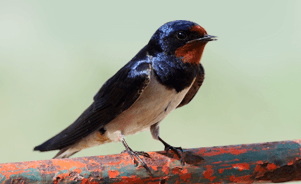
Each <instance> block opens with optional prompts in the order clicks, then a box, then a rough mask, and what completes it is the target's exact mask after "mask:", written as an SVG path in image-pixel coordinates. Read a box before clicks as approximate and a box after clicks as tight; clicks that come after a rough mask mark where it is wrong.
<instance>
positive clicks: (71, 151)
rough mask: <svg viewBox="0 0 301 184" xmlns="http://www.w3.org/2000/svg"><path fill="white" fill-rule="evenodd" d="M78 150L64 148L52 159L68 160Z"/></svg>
mask: <svg viewBox="0 0 301 184" xmlns="http://www.w3.org/2000/svg"><path fill="white" fill-rule="evenodd" d="M79 151H80V150H75V149H72V147H66V148H63V149H61V150H60V151H59V152H58V153H57V154H56V155H55V156H54V157H53V158H54V159H55V158H69V157H70V156H72V155H74V154H75V153H77V152H79Z"/></svg>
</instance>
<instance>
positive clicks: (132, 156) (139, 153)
mask: <svg viewBox="0 0 301 184" xmlns="http://www.w3.org/2000/svg"><path fill="white" fill-rule="evenodd" d="M121 142H122V144H123V145H124V147H125V151H126V152H127V153H128V154H129V155H130V157H131V158H132V160H133V162H134V164H135V166H136V167H137V166H138V162H140V164H141V165H142V166H143V167H144V168H145V169H146V170H147V171H148V172H149V173H150V174H152V173H151V171H150V169H149V168H148V167H147V165H146V163H145V162H144V161H143V160H142V159H141V158H140V157H139V155H142V156H145V157H150V156H149V154H148V153H146V152H143V151H133V150H132V149H131V148H130V147H129V146H128V144H127V143H126V142H125V139H124V137H123V136H122V138H121ZM135 158H136V159H137V160H138V162H137V160H136V159H135Z"/></svg>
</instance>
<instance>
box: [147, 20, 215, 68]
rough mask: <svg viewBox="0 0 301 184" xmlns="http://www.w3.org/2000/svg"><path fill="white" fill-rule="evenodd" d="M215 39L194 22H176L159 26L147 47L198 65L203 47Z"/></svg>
mask: <svg viewBox="0 0 301 184" xmlns="http://www.w3.org/2000/svg"><path fill="white" fill-rule="evenodd" d="M215 38H216V37H215V36H211V35H208V34H207V32H206V30H205V29H204V28H203V27H201V26H200V25H198V24H196V23H194V22H190V21H186V20H176V21H172V22H168V23H166V24H164V25H163V26H161V27H160V28H159V29H158V30H157V31H156V32H155V34H154V35H153V36H152V38H151V39H150V41H149V43H148V45H149V46H150V47H151V48H152V49H153V50H154V51H158V52H162V51H163V52H164V53H165V54H168V55H174V56H176V57H177V58H179V59H181V60H182V61H183V62H185V63H191V64H199V62H200V59H201V57H202V53H203V50H204V47H205V45H206V44H207V43H208V42H209V41H212V40H216V39H215Z"/></svg>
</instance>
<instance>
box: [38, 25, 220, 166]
mask: <svg viewBox="0 0 301 184" xmlns="http://www.w3.org/2000/svg"><path fill="white" fill-rule="evenodd" d="M215 38H216V37H215V36H211V35H208V34H207V32H206V30H205V29H204V28H203V27H201V26H200V25H198V24H196V23H194V22H190V21H185V20H177V21H172V22H168V23H166V24H164V25H163V26H161V27H160V28H159V29H158V30H157V31H156V32H155V33H154V35H153V36H152V37H151V39H150V41H149V42H148V44H147V45H146V46H145V47H144V48H143V49H141V50H140V51H139V52H138V54H137V55H136V56H135V57H134V58H133V59H132V60H130V61H129V62H128V63H127V64H126V65H125V66H124V67H122V68H121V69H120V70H119V71H118V72H117V73H116V74H115V75H113V77H111V78H110V79H109V80H107V81H106V82H105V83H104V84H103V86H102V87H101V88H100V90H99V91H98V93H97V94H96V95H95V96H94V98H93V103H92V104H91V105H90V106H89V107H88V108H87V109H86V110H85V111H84V112H83V113H82V114H81V115H80V116H79V118H78V119H77V120H75V122H74V123H73V124H71V125H70V126H68V127H67V128H66V129H64V130H63V131H62V132H60V133H59V134H57V135H55V136H54V137H52V138H51V139H49V140H47V141H46V142H44V143H43V144H41V145H39V146H36V147H35V148H34V150H39V151H42V152H43V151H51V150H60V151H59V152H58V153H57V154H56V155H55V157H54V158H68V157H70V156H71V155H73V154H75V153H77V152H79V151H80V150H82V149H85V148H89V147H92V146H96V145H101V144H106V143H110V142H122V143H123V145H124V146H125V151H126V152H127V153H128V154H129V155H130V156H131V158H132V159H133V162H134V163H135V165H138V162H140V163H141V164H142V165H143V166H144V167H145V168H146V169H148V168H147V166H146V164H145V163H144V162H143V161H142V159H141V158H140V157H139V155H144V156H148V154H146V153H144V152H136V151H133V150H132V149H131V148H130V147H129V146H128V144H127V143H126V141H125V136H127V135H132V134H135V133H137V132H141V131H144V130H148V129H150V132H151V134H152V136H153V138H154V139H155V140H159V141H161V142H162V143H163V144H164V146H165V151H166V152H168V151H169V150H172V151H174V152H175V153H176V154H177V155H178V157H179V158H180V160H181V163H182V164H184V161H183V159H182V156H181V154H182V153H183V150H182V148H181V147H173V146H171V145H169V144H168V143H166V142H165V141H163V140H162V139H161V137H160V136H159V125H160V122H161V121H162V120H163V119H164V118H165V117H166V116H167V115H168V114H169V113H170V112H171V111H173V110H174V109H176V108H179V107H182V106H184V105H186V104H188V103H189V102H190V101H191V100H192V99H193V97H194V96H195V94H196V93H197V91H198V90H199V88H200V87H201V85H202V83H203V81H204V69H203V67H202V65H201V64H200V60H201V57H202V54H203V51H204V47H205V45H206V44H207V43H208V42H209V41H212V40H216V39H215ZM137 160H138V161H137Z"/></svg>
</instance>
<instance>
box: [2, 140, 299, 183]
mask: <svg viewBox="0 0 301 184" xmlns="http://www.w3.org/2000/svg"><path fill="white" fill-rule="evenodd" d="M300 143H301V141H300V140H296V141H282V142H272V143H262V144H249V145H235V146H221V147H210V148H198V149H187V150H184V153H183V156H184V160H185V162H186V164H185V166H182V165H181V163H180V161H179V160H178V158H177V157H176V155H175V154H167V153H165V152H150V153H149V155H150V158H143V159H144V161H145V163H146V164H147V165H148V167H149V168H150V170H151V172H152V174H153V176H150V175H149V173H148V172H147V171H146V170H145V169H144V168H143V167H142V166H139V167H135V166H134V165H133V163H132V160H131V158H130V157H129V155H127V154H126V153H124V154H119V155H107V156H94V157H84V158H73V159H52V160H41V161H31V162H17V163H6V164H0V183H55V184H58V183H82V184H96V183H117V184H118V183H120V184H121V183H230V182H234V183H236V182H238V183H252V182H266V183H267V182H286V181H295V180H301V158H300V155H301V154H300V153H301V152H300V150H301V146H300Z"/></svg>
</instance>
